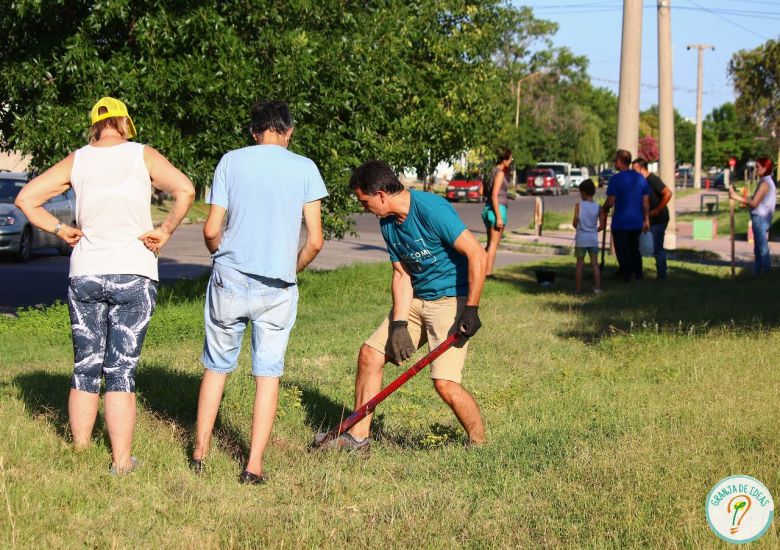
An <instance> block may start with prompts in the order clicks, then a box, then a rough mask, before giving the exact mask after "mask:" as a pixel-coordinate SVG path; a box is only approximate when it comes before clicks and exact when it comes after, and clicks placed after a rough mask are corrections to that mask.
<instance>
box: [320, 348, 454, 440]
mask: <svg viewBox="0 0 780 550" xmlns="http://www.w3.org/2000/svg"><path fill="white" fill-rule="evenodd" d="M460 338H461V336H460V335H459V334H457V333H455V334H451V335H450V336H448V337H447V339H446V340H444V341H443V342H442V343H441V344H439V345H438V346H436V348H435V349H433V350H432V351H431V352H430V353H429V354H428V355H426V356H425V357H423V358H422V359H420V360H419V361H417V362H416V363H415V364H414V365H412V366H411V367H409V368H408V369H407V370H406V371H405V372H404V373H402V374H401V375H400V376H399V377H398V378H396V379H395V380H393V381H392V382H390V383H389V384H388V385H387V386H385V387H384V388H383V389H382V391H380V392H379V393H378V394H376V395H375V396H374V397H372V398H371V399H369V400H368V401H366V402H365V403H364V404H363V405H362V406H360V407H358V409H357V410H356V411H355V412H353V413H352V414H350V415H349V416H348V417H347V418H345V419H344V421H343V422H342V423H341V424H339V426H338V428H334V429H332V430H331V431H329V432H328V433H327V434H325V437H323V438H322V440H321V441H319V442H318V444H317V445H318V446H321V445H324V444H325V443H327V442H328V441H331V440H332V439H336V438H337V437H338V436H340V435H341V434H343V433H344V432H346V431H347V430H349V429H350V428H351V427H352V426H354V425H355V424H357V423H358V422H360V421H361V420H363V419H364V418H365V417H366V416H367V415H368V414H370V413H371V412H372V411H373V410H374V409H375V408H376V407H377V405H379V404H380V403H381V402H382V401H384V400H385V399H386V398H387V397H388V396H389V395H390V394H391V393H393V392H394V391H395V390H397V389H398V388H400V387H401V386H403V385H404V384H405V383H406V382H407V381H408V380H409V379H410V378H412V377H413V376H414V375H415V374H417V373H418V372H420V371H421V370H423V369H424V368H425V367H427V366H428V365H430V364H431V363H432V362H433V361H434V360H435V359H436V358H437V357H439V356H440V355H441V354H442V353H444V352H445V351H447V350H448V349H450V347H452V345H453V344H454V343H455V342H456V341H458V340H459V339H460Z"/></svg>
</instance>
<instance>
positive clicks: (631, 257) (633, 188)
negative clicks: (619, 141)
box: [604, 149, 650, 281]
mask: <svg viewBox="0 0 780 550" xmlns="http://www.w3.org/2000/svg"><path fill="white" fill-rule="evenodd" d="M615 168H617V170H618V173H617V174H615V175H614V176H612V177H611V178H609V183H608V184H607V200H606V202H605V203H604V209H605V210H609V209H610V208H612V207H613V206H614V207H615V212H614V213H613V214H612V239H613V242H614V243H615V255H616V256H617V261H618V266H620V275H622V277H623V280H624V281H630V280H631V277H632V276H633V277H634V278H635V279H637V280H639V279H641V278H642V255H641V254H640V253H639V236H640V234H641V233H642V232H643V231H648V230H649V229H650V200H649V197H648V195H649V194H650V188H649V187H648V186H647V180H646V179H645V178H644V176H642V174H639V173H638V172H634V171H633V170H631V153H629V152H628V151H626V150H625V149H618V151H617V153H615Z"/></svg>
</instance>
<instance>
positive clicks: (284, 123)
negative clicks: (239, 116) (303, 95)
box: [249, 100, 293, 134]
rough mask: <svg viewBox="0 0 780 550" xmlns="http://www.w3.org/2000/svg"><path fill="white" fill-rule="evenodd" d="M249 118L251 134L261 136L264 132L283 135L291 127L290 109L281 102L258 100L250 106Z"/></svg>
mask: <svg viewBox="0 0 780 550" xmlns="http://www.w3.org/2000/svg"><path fill="white" fill-rule="evenodd" d="M250 117H251V122H250V123H249V131H250V132H251V133H252V134H262V133H263V132H265V131H266V130H270V131H272V132H276V133H277V134H285V133H287V131H288V130H289V129H290V128H292V127H293V120H292V115H290V109H289V107H287V104H286V103H284V102H283V101H265V100H260V101H258V102H257V103H255V104H254V105H252V109H251V111H250Z"/></svg>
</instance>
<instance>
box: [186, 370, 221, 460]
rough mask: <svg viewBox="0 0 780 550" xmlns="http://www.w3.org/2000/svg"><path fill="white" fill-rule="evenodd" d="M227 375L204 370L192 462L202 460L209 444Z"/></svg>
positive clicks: (199, 395)
mask: <svg viewBox="0 0 780 550" xmlns="http://www.w3.org/2000/svg"><path fill="white" fill-rule="evenodd" d="M226 379H227V374H220V373H217V372H214V371H211V370H208V369H206V370H205V371H204V372H203V380H201V383H200V393H199V394H198V422H197V427H196V429H195V447H194V448H193V450H192V458H193V459H194V460H203V459H204V458H205V457H206V454H207V453H208V450H209V445H210V444H211V434H212V432H213V431H214V423H215V422H216V421H217V413H218V412H219V404H220V403H221V402H222V392H223V391H224V389H225V380H226Z"/></svg>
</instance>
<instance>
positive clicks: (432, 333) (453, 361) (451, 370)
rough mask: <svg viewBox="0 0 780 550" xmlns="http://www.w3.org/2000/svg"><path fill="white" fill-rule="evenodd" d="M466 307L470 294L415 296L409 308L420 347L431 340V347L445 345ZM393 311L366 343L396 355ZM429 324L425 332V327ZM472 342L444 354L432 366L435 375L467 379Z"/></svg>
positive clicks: (413, 335) (418, 346) (414, 340)
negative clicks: (392, 340)
mask: <svg viewBox="0 0 780 550" xmlns="http://www.w3.org/2000/svg"><path fill="white" fill-rule="evenodd" d="M465 306H466V297H465V296H458V297H444V298H439V299H438V300H430V301H426V300H421V299H419V298H414V299H413V300H412V307H411V308H410V309H409V319H408V322H409V334H410V335H411V336H412V342H414V343H415V346H416V347H417V349H420V347H421V346H422V345H423V344H425V343H426V342H428V350H429V351H430V350H432V349H434V348H435V347H436V346H438V345H439V344H441V343H442V342H443V341H444V340H446V339H447V337H448V336H449V335H450V334H453V333H454V332H455V331H456V329H457V327H456V326H455V323H456V322H457V320H458V318H459V317H460V314H461V313H462V312H463V308H464V307H465ZM391 315H392V311H391V312H390V314H388V316H387V317H386V318H385V320H384V321H383V322H382V324H381V325H379V328H378V329H376V331H374V334H372V335H371V336H370V337H369V338H368V340H366V342H365V344H366V345H367V346H369V347H371V348H374V349H375V350H377V351H380V352H382V353H384V354H385V355H386V356H388V357H392V355H393V352H392V348H391V347H390V321H391V318H390V317H391ZM423 326H424V327H425V331H423V330H422V327H423ZM467 349H468V341H466V343H465V344H463V346H462V347H455V346H453V347H451V348H450V349H448V350H447V351H446V352H444V353H443V354H441V355H440V356H439V357H438V358H437V359H436V360H435V361H433V363H432V365H431V378H434V379H439V380H451V381H452V382H457V383H459V384H460V381H461V379H462V378H463V365H464V364H465V363H466V350H467Z"/></svg>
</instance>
